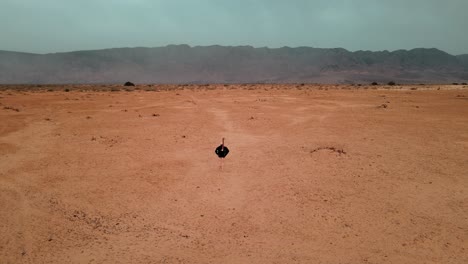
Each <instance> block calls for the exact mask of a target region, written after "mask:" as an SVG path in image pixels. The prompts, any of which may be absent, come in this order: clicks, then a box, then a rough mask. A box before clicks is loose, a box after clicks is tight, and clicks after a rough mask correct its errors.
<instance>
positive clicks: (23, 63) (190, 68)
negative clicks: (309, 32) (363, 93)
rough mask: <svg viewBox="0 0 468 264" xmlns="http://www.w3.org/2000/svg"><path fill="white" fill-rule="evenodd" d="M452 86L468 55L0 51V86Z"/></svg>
mask: <svg viewBox="0 0 468 264" xmlns="http://www.w3.org/2000/svg"><path fill="white" fill-rule="evenodd" d="M391 80H392V81H396V82H398V83H451V82H462V81H464V82H466V81H467V80H468V55H459V56H453V55H450V54H448V53H446V52H443V51H440V50H438V49H423V48H419V49H413V50H397V51H393V52H389V51H378V52H372V51H356V52H350V51H347V50H345V49H341V48H336V49H320V48H310V47H298V48H289V47H284V48H277V49H270V48H253V47H250V46H237V47H230V46H206V47H199V46H197V47H190V46H188V45H169V46H166V47H158V48H116V49H104V50H90V51H76V52H66V53H53V54H44V55H41V54H31V53H20V52H9V51H0V83H3V84H20V83H21V84H32V83H34V84H45V83H56V84H61V83H124V82H126V81H132V82H135V83H301V82H313V83H368V82H373V81H377V82H380V83H386V82H388V81H391Z"/></svg>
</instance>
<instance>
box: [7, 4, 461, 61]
mask: <svg viewBox="0 0 468 264" xmlns="http://www.w3.org/2000/svg"><path fill="white" fill-rule="evenodd" d="M467 32H468V0H445V1H444V0H309V1H307V0H281V1H280V0H0V50H11V51H24V52H34V53H49V52H62V51H74V50H89V49H103V48H112V47H137V46H138V47H157V46H165V45H168V44H189V45H191V46H196V45H203V46H205V45H214V44H219V45H231V46H236V45H251V46H254V47H264V46H267V47H272V48H275V47H282V46H290V47H297V46H311V47H321V48H335V47H343V48H346V49H348V50H351V51H355V50H397V49H412V48H418V47H426V48H432V47H435V48H439V49H441V50H444V51H447V52H448V53H451V54H454V55H457V54H462V53H468V34H467Z"/></svg>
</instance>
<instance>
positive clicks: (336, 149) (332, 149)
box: [310, 147, 346, 156]
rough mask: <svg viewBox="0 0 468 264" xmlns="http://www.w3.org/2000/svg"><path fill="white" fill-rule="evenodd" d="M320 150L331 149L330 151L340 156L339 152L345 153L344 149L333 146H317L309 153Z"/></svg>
mask: <svg viewBox="0 0 468 264" xmlns="http://www.w3.org/2000/svg"><path fill="white" fill-rule="evenodd" d="M320 150H331V151H333V152H335V153H338V155H340V156H341V154H343V155H346V151H344V150H343V149H340V148H335V147H319V148H316V149H313V150H311V151H310V153H315V152H317V151H320Z"/></svg>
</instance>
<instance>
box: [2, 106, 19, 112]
mask: <svg viewBox="0 0 468 264" xmlns="http://www.w3.org/2000/svg"><path fill="white" fill-rule="evenodd" d="M3 109H5V110H12V111H15V112H19V111H20V110H19V109H18V108H14V107H11V106H4V107H3Z"/></svg>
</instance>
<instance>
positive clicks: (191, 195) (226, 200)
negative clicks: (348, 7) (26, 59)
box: [0, 85, 468, 263]
mask: <svg viewBox="0 0 468 264" xmlns="http://www.w3.org/2000/svg"><path fill="white" fill-rule="evenodd" d="M182 88H184V87H182ZM202 88H203V87H202ZM245 88H246V87H236V86H230V87H223V86H221V87H220V88H218V89H215V90H211V88H209V89H206V88H203V89H200V90H190V89H184V90H182V89H179V90H175V91H159V92H151V91H133V92H125V91H120V92H92V91H90V92H86V91H84V92H80V91H71V92H63V91H54V92H45V91H44V92H30V91H29V92H18V91H1V92H0V119H1V122H0V234H1V236H0V263H468V90H467V89H464V90H444V89H442V90H440V91H438V90H433V91H421V90H420V89H421V88H419V90H417V91H413V90H372V89H366V90H364V89H362V88H361V89H359V90H344V89H338V90H336V89H329V90H318V89H317V87H299V88H301V90H298V89H296V88H295V87H294V86H291V87H287V86H279V88H280V89H275V88H274V87H273V88H272V87H271V86H270V85H264V86H258V87H256V88H255V89H253V88H252V87H251V88H249V89H251V90H248V89H245ZM308 88H311V89H308ZM341 88H343V87H341ZM252 89H253V90H252ZM383 104H385V105H386V106H387V107H386V108H385V107H383V106H382V105H383ZM379 106H380V107H379ZM16 109H17V110H18V111H16ZM222 137H225V138H226V144H227V146H228V147H229V148H230V150H231V153H230V154H229V155H228V157H227V159H226V161H225V165H224V170H223V171H221V170H220V169H219V161H218V159H217V157H216V156H215V154H214V149H215V147H216V146H218V145H219V143H220V140H221V138H222Z"/></svg>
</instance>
